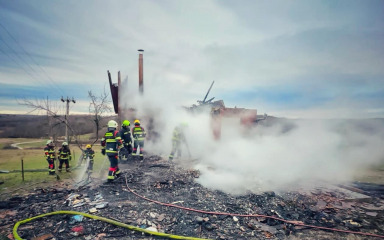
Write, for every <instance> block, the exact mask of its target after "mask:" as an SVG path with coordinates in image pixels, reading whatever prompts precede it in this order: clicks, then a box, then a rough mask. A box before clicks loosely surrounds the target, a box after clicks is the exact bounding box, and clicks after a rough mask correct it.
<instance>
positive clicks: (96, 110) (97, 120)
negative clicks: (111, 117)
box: [88, 88, 112, 143]
mask: <svg viewBox="0 0 384 240" xmlns="http://www.w3.org/2000/svg"><path fill="white" fill-rule="evenodd" d="M88 97H89V98H90V100H91V102H90V103H89V113H90V115H91V116H90V117H91V120H92V121H93V123H94V124H95V133H96V139H95V141H94V142H93V143H95V142H97V140H98V139H99V131H100V129H101V128H102V124H101V122H102V120H103V118H104V117H105V116H106V113H108V112H111V111H112V108H111V106H110V103H111V101H110V100H109V98H108V93H107V92H106V91H105V88H104V92H103V93H101V94H100V96H95V95H94V94H93V93H92V91H88Z"/></svg>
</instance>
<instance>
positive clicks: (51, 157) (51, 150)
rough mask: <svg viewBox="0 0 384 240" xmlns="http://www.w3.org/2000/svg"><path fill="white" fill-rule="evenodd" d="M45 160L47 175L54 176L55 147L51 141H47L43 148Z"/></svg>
mask: <svg viewBox="0 0 384 240" xmlns="http://www.w3.org/2000/svg"><path fill="white" fill-rule="evenodd" d="M44 153H45V157H46V160H47V162H48V169H49V175H55V158H56V152H55V145H54V144H53V142H52V140H48V141H47V146H46V147H45V148H44Z"/></svg>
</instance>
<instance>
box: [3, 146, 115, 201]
mask: <svg viewBox="0 0 384 240" xmlns="http://www.w3.org/2000/svg"><path fill="white" fill-rule="evenodd" d="M23 141H24V142H31V143H26V144H20V145H19V146H20V147H23V148H25V149H0V170H8V171H13V170H21V159H23V162H24V169H25V170H30V169H44V172H25V173H24V182H23V181H22V173H21V172H16V173H0V182H4V183H3V184H1V185H0V194H3V195H4V194H6V193H7V192H12V191H13V190H15V189H17V188H20V187H21V188H26V189H28V188H33V187H36V185H38V183H42V182H43V183H42V186H48V185H49V184H56V183H58V182H65V181H69V182H72V183H73V182H75V181H77V177H78V176H77V175H78V173H79V172H80V171H81V169H75V167H76V165H77V163H78V159H79V157H80V156H81V150H80V149H79V148H78V147H77V146H75V145H72V146H70V148H71V152H72V161H70V162H69V164H70V167H71V168H72V169H73V171H72V173H67V172H65V171H64V172H62V173H58V175H59V177H60V180H57V179H56V177H55V176H50V175H48V163H47V161H46V159H45V155H44V150H43V149H44V147H45V143H46V140H41V139H40V140H39V139H1V140H0V143H2V144H3V145H10V144H12V143H20V142H23ZM33 141H36V142H33ZM32 142H33V143H32ZM93 149H94V150H95V153H96V154H95V161H94V175H95V174H97V173H99V172H100V168H101V165H102V164H103V162H104V164H105V166H104V168H103V169H107V167H108V161H106V162H105V161H104V160H105V157H104V156H103V155H101V153H100V152H101V150H100V149H101V147H100V146H95V147H94V148H93ZM56 150H57V149H56ZM55 164H56V165H57V166H58V164H59V162H58V161H57V162H56V163H55ZM83 167H84V165H83ZM103 173H104V171H103Z"/></svg>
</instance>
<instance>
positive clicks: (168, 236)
mask: <svg viewBox="0 0 384 240" xmlns="http://www.w3.org/2000/svg"><path fill="white" fill-rule="evenodd" d="M58 214H72V215H82V216H84V217H87V218H92V219H95V220H99V221H103V222H107V223H110V224H113V225H116V226H119V227H123V228H127V229H129V230H132V231H137V232H143V233H147V234H150V235H154V236H158V237H163V238H170V239H187V240H205V239H203V238H195V237H186V236H179V235H173V234H167V233H160V232H154V231H150V230H146V229H143V228H139V227H135V226H132V225H128V224H125V223H122V222H119V221H115V220H112V219H109V218H105V217H100V216H96V215H92V214H88V213H83V212H76V211H56V212H50V213H45V214H41V215H38V216H34V217H31V218H27V219H24V220H21V221H18V222H17V223H16V224H15V226H14V227H13V236H14V238H15V239H17V240H23V239H22V238H21V237H20V236H19V234H18V233H17V229H18V227H19V226H20V225H22V224H25V223H28V222H30V221H33V220H35V219H38V218H42V217H47V216H51V215H58Z"/></svg>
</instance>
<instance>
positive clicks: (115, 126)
mask: <svg viewBox="0 0 384 240" xmlns="http://www.w3.org/2000/svg"><path fill="white" fill-rule="evenodd" d="M108 127H109V128H117V122H116V121H115V120H110V121H109V122H108Z"/></svg>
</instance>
